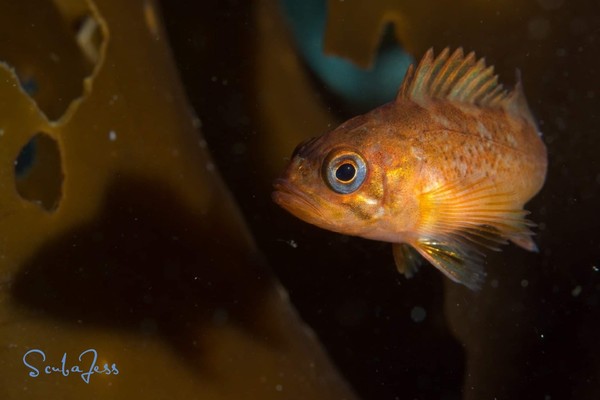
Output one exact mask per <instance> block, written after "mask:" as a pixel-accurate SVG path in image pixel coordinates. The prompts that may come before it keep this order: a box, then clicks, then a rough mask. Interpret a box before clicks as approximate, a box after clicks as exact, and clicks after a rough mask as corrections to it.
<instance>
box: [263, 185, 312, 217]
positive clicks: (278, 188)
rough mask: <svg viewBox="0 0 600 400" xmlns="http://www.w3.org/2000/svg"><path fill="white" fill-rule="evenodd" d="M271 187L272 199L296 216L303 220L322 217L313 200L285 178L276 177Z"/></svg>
mask: <svg viewBox="0 0 600 400" xmlns="http://www.w3.org/2000/svg"><path fill="white" fill-rule="evenodd" d="M273 188H274V189H275V190H274V191H273V193H272V194H271V198H272V199H273V201H274V202H275V203H277V204H278V205H279V206H281V207H283V208H285V209H286V210H287V211H289V212H290V213H292V214H294V215H295V216H296V217H298V218H300V219H303V220H307V219H308V220H315V219H323V216H322V214H321V210H319V208H318V207H317V205H316V204H315V201H314V200H313V199H312V198H311V197H310V196H309V195H308V194H306V193H305V192H303V191H301V190H300V189H298V188H297V187H296V186H295V185H293V184H291V183H290V182H288V181H287V180H285V179H282V178H278V179H276V180H275V182H273ZM315 217H317V218H315Z"/></svg>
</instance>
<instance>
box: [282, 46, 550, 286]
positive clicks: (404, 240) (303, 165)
mask: <svg viewBox="0 0 600 400" xmlns="http://www.w3.org/2000/svg"><path fill="white" fill-rule="evenodd" d="M540 136H541V134H540V133H539V131H538V129H537V127H536V124H535V122H534V119H533V117H532V115H531V112H530V110H529V107H528V106H527V101H526V100H525V96H524V94H523V90H522V87H521V83H520V79H518V81H517V84H516V87H515V88H514V89H513V90H512V91H510V92H508V91H506V90H504V89H503V87H502V85H501V84H499V83H498V77H497V76H496V75H494V71H493V67H486V65H485V61H484V60H483V59H480V60H477V59H476V58H475V54H474V53H470V54H468V55H467V56H465V55H464V53H463V51H462V49H461V48H459V49H457V50H456V51H454V53H452V54H450V51H449V49H448V48H446V49H445V50H444V51H442V52H441V54H439V55H438V56H437V58H434V56H433V51H432V50H431V49H430V50H429V51H428V52H427V53H426V54H425V56H424V57H423V59H422V60H421V62H420V63H419V64H418V66H417V67H416V68H414V66H412V65H411V67H410V68H409V69H408V72H407V73H406V77H405V78H404V81H403V83H402V85H401V87H400V90H399V92H398V95H397V97H396V99H395V100H394V101H393V102H391V103H388V104H385V105H383V106H381V107H378V108H376V109H374V110H373V111H371V112H369V113H367V114H364V115H360V116H357V117H355V118H352V119H350V120H349V121H346V122H345V123H343V124H342V125H340V126H339V127H338V128H336V129H334V130H333V131H331V132H328V133H326V134H325V135H322V136H320V137H317V138H313V139H310V140H308V141H306V142H304V143H301V144H300V145H299V146H298V147H297V148H296V150H295V151H294V154H293V156H292V160H291V161H290V164H289V166H288V167H287V169H286V171H285V172H284V174H283V176H282V177H281V178H280V179H277V180H276V181H275V184H274V187H275V191H274V192H273V199H274V201H275V202H276V203H277V204H279V205H280V206H282V207H283V208H285V209H287V210H288V211H289V212H291V213H292V214H294V215H295V216H297V217H298V218H301V219H303V220H305V221H307V222H309V223H311V224H314V225H317V226H319V227H321V228H324V229H329V230H331V231H335V232H340V233H343V234H348V235H355V236H361V237H364V238H368V239H375V240H381V241H386V242H391V243H392V244H393V254H394V259H395V262H396V266H397V268H398V270H399V271H400V272H401V273H404V274H405V275H406V276H408V277H410V276H412V275H413V274H414V272H415V271H416V270H417V267H418V266H419V263H420V257H419V256H418V255H417V253H418V254H420V255H421V256H422V257H424V258H425V259H426V260H428V261H429V262H430V263H431V264H433V265H434V266H435V267H436V268H438V269H439V270H440V271H442V272H443V273H444V274H445V275H446V276H447V277H448V278H450V279H451V280H453V281H455V282H458V283H461V284H464V285H466V286H468V287H469V288H471V289H477V288H479V287H480V286H481V284H482V282H483V280H484V278H485V272H484V271H483V267H482V264H483V256H484V253H483V252H482V248H489V249H493V250H498V246H499V245H500V244H505V243H507V242H508V241H509V240H510V241H512V242H513V243H515V244H517V245H519V246H521V247H523V248H525V249H527V250H530V251H535V250H537V248H536V245H535V243H534V242H533V240H532V239H531V236H532V235H533V233H532V232H531V230H530V229H529V228H530V227H531V226H533V225H534V224H533V223H531V222H530V221H528V220H526V219H525V216H526V215H527V214H528V212H527V211H525V210H524V209H523V206H524V204H525V203H526V202H527V201H528V200H529V199H531V198H532V197H533V196H534V195H535V194H536V193H537V192H538V191H539V190H540V189H541V187H542V186H543V184H544V179H545V175H546V167H547V155H546V147H545V146H544V143H543V142H542V140H541V137H540ZM414 250H416V253H415V251H414Z"/></svg>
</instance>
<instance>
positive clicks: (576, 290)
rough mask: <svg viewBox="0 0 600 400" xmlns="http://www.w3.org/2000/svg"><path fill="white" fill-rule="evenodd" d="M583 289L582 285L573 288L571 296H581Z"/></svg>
mask: <svg viewBox="0 0 600 400" xmlns="http://www.w3.org/2000/svg"><path fill="white" fill-rule="evenodd" d="M581 290H582V288H581V285H577V286H575V287H574V288H573V290H571V296H573V297H577V296H579V295H580V294H581Z"/></svg>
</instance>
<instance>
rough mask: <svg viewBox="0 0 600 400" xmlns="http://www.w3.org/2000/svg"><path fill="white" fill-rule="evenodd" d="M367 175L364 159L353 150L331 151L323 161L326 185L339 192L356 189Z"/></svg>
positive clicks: (343, 192) (349, 191)
mask: <svg viewBox="0 0 600 400" xmlns="http://www.w3.org/2000/svg"><path fill="white" fill-rule="evenodd" d="M366 176H367V165H366V163H365V161H364V159H363V158H362V157H361V156H360V155H359V154H358V153H355V152H350V151H342V152H340V151H333V152H331V153H330V154H329V156H327V158H326V159H325V162H324V163H323V178H324V179H325V182H326V183H327V185H328V186H329V187H330V188H331V189H332V190H333V191H334V192H337V193H340V194H349V193H352V192H354V191H356V190H357V189H358V188H359V187H360V186H361V185H362V183H363V182H364V180H365V177H366Z"/></svg>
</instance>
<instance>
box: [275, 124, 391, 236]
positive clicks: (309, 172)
mask: <svg viewBox="0 0 600 400" xmlns="http://www.w3.org/2000/svg"><path fill="white" fill-rule="evenodd" d="M369 129H370V128H369V126H368V121H365V119H364V117H356V118H354V119H352V120H350V121H348V122H346V123H345V124H343V125H341V126H340V127H338V128H337V129H335V130H333V131H331V132H329V133H326V134H325V135H323V136H320V137H316V138H312V139H309V140H307V141H305V142H303V143H301V144H300V145H298V147H297V148H296V150H295V151H294V153H293V155H292V158H291V160H290V163H289V165H288V166H287V168H286V169H285V171H284V173H283V174H282V175H281V177H280V178H278V179H277V180H275V183H274V189H275V190H274V192H273V200H274V201H275V202H276V203H277V204H278V205H280V206H281V207H283V208H284V209H286V210H287V211H289V212H290V213H292V214H293V215H295V216H296V217H298V218H300V219H302V220H304V221H306V222H308V223H311V224H313V225H316V226H319V227H321V228H324V229H328V230H331V231H335V232H339V233H344V234H348V235H356V236H368V235H366V234H365V233H366V232H368V231H369V230H371V229H373V227H374V226H376V225H377V222H378V221H379V220H380V219H381V218H382V217H383V214H384V211H385V207H384V204H383V198H384V193H385V187H384V186H385V176H384V168H383V166H382V165H381V163H380V160H381V158H382V157H381V154H380V153H379V151H380V150H381V149H379V148H378V147H377V146H372V145H371V144H372V143H370V141H371V140H372V136H373V135H372V131H371V132H370V133H371V134H369V135H367V134H366V133H369V132H368V130H369Z"/></svg>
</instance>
